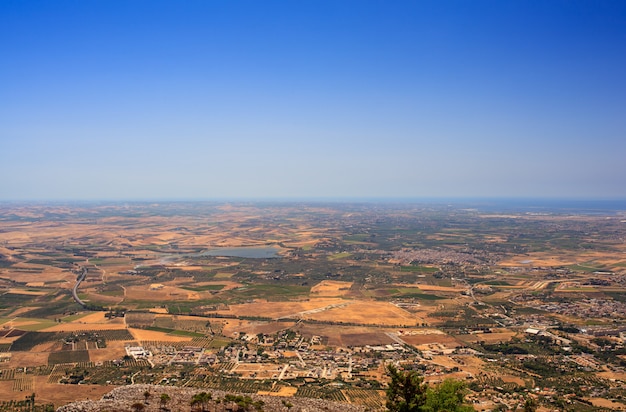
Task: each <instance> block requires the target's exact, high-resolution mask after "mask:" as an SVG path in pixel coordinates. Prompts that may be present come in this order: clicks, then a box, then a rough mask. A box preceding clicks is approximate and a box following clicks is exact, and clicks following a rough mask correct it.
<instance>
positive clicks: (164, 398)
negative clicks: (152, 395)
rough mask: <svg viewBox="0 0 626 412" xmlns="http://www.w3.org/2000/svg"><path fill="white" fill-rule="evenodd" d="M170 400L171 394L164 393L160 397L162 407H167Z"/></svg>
mask: <svg viewBox="0 0 626 412" xmlns="http://www.w3.org/2000/svg"><path fill="white" fill-rule="evenodd" d="M169 401H170V395H168V394H167V393H162V394H161V397H160V398H159V403H160V404H161V409H165V406H166V405H167V403H168V402H169Z"/></svg>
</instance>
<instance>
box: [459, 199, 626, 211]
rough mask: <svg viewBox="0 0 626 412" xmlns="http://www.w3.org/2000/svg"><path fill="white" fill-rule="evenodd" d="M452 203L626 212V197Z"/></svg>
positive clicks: (516, 208)
mask: <svg viewBox="0 0 626 412" xmlns="http://www.w3.org/2000/svg"><path fill="white" fill-rule="evenodd" d="M449 204H450V205H454V206H462V205H465V206H467V207H472V208H476V209H478V210H481V211H493V212H495V211H510V212H527V213H576V214H613V213H618V212H626V199H620V200H590V199H585V200H582V199H571V200H567V199H456V200H455V201H450V203H449Z"/></svg>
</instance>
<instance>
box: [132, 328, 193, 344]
mask: <svg viewBox="0 0 626 412" xmlns="http://www.w3.org/2000/svg"><path fill="white" fill-rule="evenodd" d="M128 331H129V332H130V333H131V335H133V336H134V337H135V339H137V340H138V341H145V340H156V341H162V342H187V341H190V340H191V338H189V337H187V336H175V335H169V334H167V333H164V332H158V331H154V330H145V329H135V328H129V329H128Z"/></svg>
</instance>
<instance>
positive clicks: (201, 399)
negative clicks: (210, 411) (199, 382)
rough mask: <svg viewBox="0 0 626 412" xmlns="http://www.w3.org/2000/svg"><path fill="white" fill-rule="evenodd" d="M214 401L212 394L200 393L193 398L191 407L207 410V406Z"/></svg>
mask: <svg viewBox="0 0 626 412" xmlns="http://www.w3.org/2000/svg"><path fill="white" fill-rule="evenodd" d="M211 399H213V397H212V396H211V394H210V393H206V392H200V393H196V394H195V395H193V397H192V398H191V406H195V407H198V406H200V407H201V408H202V410H203V411H205V410H206V406H207V404H208V403H209V402H210V401H211Z"/></svg>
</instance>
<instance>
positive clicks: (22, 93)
mask: <svg viewBox="0 0 626 412" xmlns="http://www.w3.org/2000/svg"><path fill="white" fill-rule="evenodd" d="M0 52H1V53H2V58H1V59H0V174H1V176H2V179H1V180H0V200H30V199H40V200H44V199H51V200H61V199H68V200H69V199H216V198H220V199H222V198H337V197H346V198H347V197H361V198H363V197H367V198H376V197H395V198H398V197H403V198H423V197H566V198H626V74H625V73H626V2H623V1H572V0H568V1H566V0H563V1H530V0H529V1H496V0H493V1H480V0H477V1H406V2H404V1H364V0H359V1H341V0H338V1H337V0H335V1H322V0H315V1H313V0H310V1H307V0H301V1H226V0H220V1H193V0H190V1H184V2H178V1H158V0H152V1H142V0H133V1H115V0H110V1H81V0H76V1H65V0H59V1H12V0H4V1H2V2H0Z"/></svg>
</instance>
